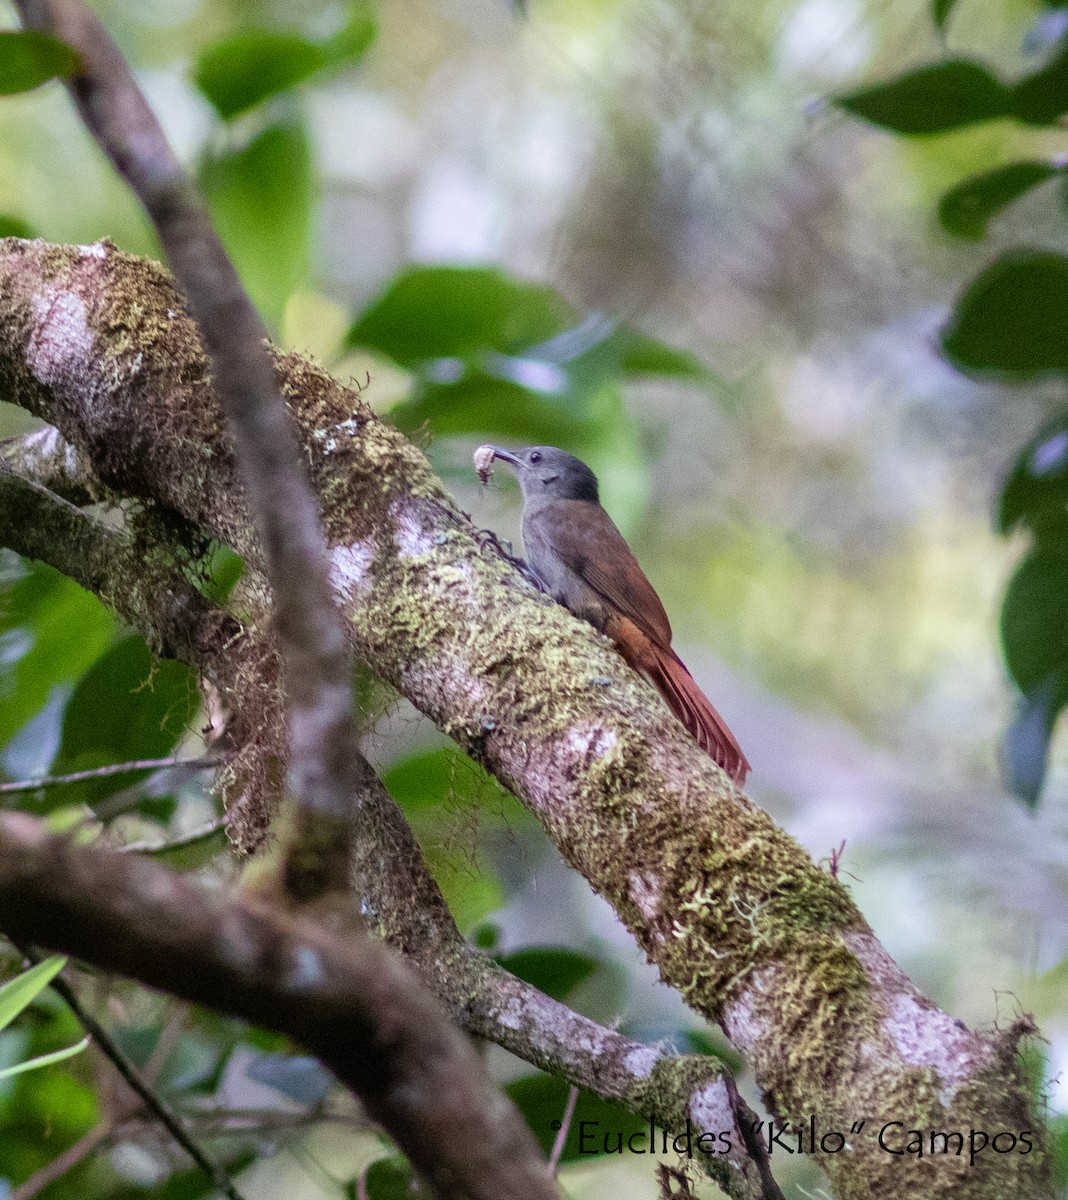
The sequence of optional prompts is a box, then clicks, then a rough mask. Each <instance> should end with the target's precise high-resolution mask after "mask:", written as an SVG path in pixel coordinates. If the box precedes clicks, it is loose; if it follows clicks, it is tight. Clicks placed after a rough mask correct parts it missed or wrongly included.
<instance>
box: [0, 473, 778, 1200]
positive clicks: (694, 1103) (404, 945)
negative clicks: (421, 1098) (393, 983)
mask: <svg viewBox="0 0 1068 1200" xmlns="http://www.w3.org/2000/svg"><path fill="white" fill-rule="evenodd" d="M3 478H4V477H3V475H2V473H0V544H11V543H18V544H21V545H23V546H24V547H25V544H26V543H25V537H26V534H25V527H24V524H23V521H22V520H21V519H20V518H21V515H22V513H23V511H24V510H23V509H21V508H20V507H19V506H18V505H5V504H4V503H2V501H3V499H4V493H3V490H2V482H3ZM8 486H9V487H11V488H12V489H15V490H16V491H17V489H18V488H19V487H20V486H23V481H20V480H19V479H18V477H17V476H9V478H8ZM29 493H30V495H31V497H33V498H34V499H35V500H36V502H37V503H38V504H39V505H40V506H42V508H41V511H37V510H34V512H33V513H32V514H31V515H33V516H34V517H35V519H37V520H38V521H39V522H40V523H41V524H42V525H43V526H44V527H45V528H46V529H50V530H51V531H52V534H51V536H49V537H47V538H44V537H41V538H39V539H38V540H37V541H35V542H34V545H35V547H36V548H37V549H38V550H39V551H40V556H41V557H42V558H43V559H44V560H45V561H47V562H50V563H51V564H52V565H56V564H58V563H63V565H64V566H65V567H66V569H67V572H68V573H69V574H70V576H71V577H72V578H74V579H76V580H77V581H78V582H81V583H82V584H83V585H84V586H91V585H92V584H94V583H95V584H96V585H97V586H98V587H99V588H100V590H101V592H102V593H103V594H104V595H109V596H120V597H123V598H124V600H125V601H126V610H125V615H126V617H127V619H128V620H136V621H138V622H139V624H138V625H137V628H138V630H139V632H141V633H142V635H143V636H145V637H146V638H147V639H148V640H149V641H150V642H152V643H154V644H163V643H164V642H166V641H167V640H168V638H167V637H166V636H164V634H162V633H160V632H159V631H157V630H155V628H154V626H153V625H152V622H153V621H155V620H160V621H163V622H164V623H166V622H167V621H168V620H169V619H170V613H171V610H172V607H176V608H178V609H179V610H182V609H184V608H185V607H187V606H188V607H194V608H196V607H197V606H200V605H203V598H202V597H201V596H200V594H199V593H198V592H196V590H195V589H194V588H193V587H192V585H191V584H190V583H189V582H188V580H186V579H185V577H184V576H181V575H179V574H177V573H175V574H173V575H172V576H171V577H170V578H161V577H160V576H158V575H153V574H151V573H150V574H148V575H147V576H146V575H145V573H144V572H136V573H134V574H131V573H130V572H131V571H133V570H134V568H135V566H136V564H137V563H138V561H139V557H138V556H139V554H140V553H141V551H140V549H139V547H138V545H137V544H136V543H135V542H134V540H133V539H132V538H131V537H130V535H129V534H128V533H126V532H125V531H123V530H118V529H114V528H112V527H108V526H104V525H102V524H100V523H99V522H95V521H93V520H92V519H91V518H90V517H88V516H87V515H86V514H83V513H80V512H75V513H71V512H70V511H69V509H68V508H67V507H66V506H64V505H63V504H62V503H61V502H59V508H60V511H61V513H62V514H63V515H64V516H65V517H67V518H69V519H70V521H71V529H70V530H68V531H64V530H61V529H59V528H57V527H56V524H55V521H54V518H53V517H52V516H51V514H50V513H49V512H48V507H49V506H50V505H53V504H56V503H57V501H56V500H55V498H54V497H48V495H47V494H46V493H42V492H41V490H40V489H37V488H35V487H30V488H29ZM180 532H181V530H180V528H179V527H173V526H172V527H170V528H162V527H160V528H157V530H156V541H155V543H154V544H155V550H156V555H155V557H156V560H157V561H159V562H174V561H178V560H181V559H182V558H183V557H184V556H185V555H186V553H187V549H186V547H185V545H184V544H183V543H182V542H181V541H180V540H179V534H180ZM91 533H102V534H103V535H104V537H105V544H106V548H107V554H106V561H107V562H108V563H110V573H108V572H107V571H105V572H104V574H103V575H101V573H100V567H99V565H98V564H99V563H100V561H101V553H100V552H99V551H97V550H94V549H93V547H92V539H91ZM68 538H69V541H67V540H65V539H68ZM164 585H165V586H164ZM164 598H166V602H165V603H161V601H163V600H164ZM209 615H210V614H209ZM209 625H210V628H211V629H214V628H216V626H217V625H218V622H213V623H209ZM165 627H166V626H165ZM236 628H237V627H236V623H234V629H233V630H231V631H230V632H229V635H228V639H227V641H226V643H225V645H223V646H220V645H218V644H217V643H216V642H215V641H214V640H213V639H211V638H198V639H194V641H195V644H196V646H197V647H198V650H197V651H196V654H197V655H199V657H196V656H193V657H189V658H188V659H187V661H189V662H190V665H193V666H196V667H197V668H198V669H199V670H200V671H201V672H202V673H203V674H206V675H207V676H208V677H209V678H211V680H212V682H213V683H214V684H215V686H216V687H218V688H220V690H222V691H223V692H224V693H225V694H226V695H227V696H228V698H229V702H230V703H231V704H232V705H233V706H234V707H235V709H236V710H237V714H238V720H237V724H238V725H239V726H240V725H242V724H247V722H242V721H241V720H240V714H241V711H242V709H243V708H244V707H245V706H246V704H252V705H255V704H256V699H255V697H256V696H258V695H259V694H260V693H259V692H258V691H257V690H256V689H255V688H254V685H253V682H252V681H253V676H254V673H255V671H256V670H257V669H258V668H261V667H262V666H264V664H267V663H269V659H268V658H267V656H265V655H262V654H260V653H258V652H255V651H254V650H252V649H251V648H250V642H251V641H252V640H253V639H254V636H255V635H254V634H252V633H250V632H249V631H248V630H247V629H246V630H245V631H244V632H243V633H241V635H240V636H237V634H236V632H235V630H236ZM170 640H173V639H170ZM248 664H251V666H249V665H248ZM250 687H251V688H253V692H252V697H253V698H252V699H251V700H247V699H246V695H247V692H248V689H249V688H250ZM259 715H260V716H261V718H262V717H263V713H262V712H260V714H259ZM278 719H279V720H280V717H279V718H278ZM234 740H238V741H240V739H239V738H235V739H234ZM267 740H268V742H270V739H269V738H268V739H267ZM242 749H243V747H242V746H241V745H240V744H238V746H237V749H236V753H237V754H241V753H242ZM367 770H368V772H370V771H371V768H370V767H369V766H368V767H367ZM372 778H373V783H371V784H370V785H369V786H368V788H367V789H366V791H365V793H364V807H363V816H362V820H361V824H360V836H359V837H358V838H357V839H356V845H355V859H354V862H353V883H354V887H355V889H356V892H357V896H358V902H359V907H360V908H361V910H362V911H363V912H364V914H365V915H366V918H367V920H368V923H369V924H370V925H371V927H372V928H373V930H374V931H375V932H377V933H378V934H379V935H380V936H382V937H385V938H386V939H387V940H388V941H390V942H391V943H392V944H393V945H395V946H396V947H397V948H398V949H401V950H403V951H404V952H405V954H406V955H407V957H408V958H409V961H411V962H412V963H413V965H414V966H415V967H416V968H417V969H418V970H419V972H420V974H421V975H422V976H423V978H424V980H425V981H426V982H427V984H428V985H429V986H430V987H431V988H432V989H433V990H434V991H435V992H436V993H437V995H438V997H439V998H440V999H441V1000H442V1002H443V1003H444V1004H445V1005H446V1006H447V1007H448V1008H449V1009H450V1010H451V1011H452V1012H453V1014H454V1015H455V1017H456V1018H457V1020H458V1021H459V1022H460V1023H461V1024H462V1025H463V1026H464V1027H465V1028H467V1029H468V1030H469V1031H470V1032H471V1033H473V1034H476V1035H478V1036H480V1037H483V1038H487V1039H489V1040H490V1041H493V1042H496V1043H497V1044H498V1045H501V1046H503V1047H504V1048H505V1049H508V1050H510V1051H511V1052H512V1053H514V1054H516V1055H518V1056H519V1057H520V1058H522V1059H524V1060H525V1061H527V1062H530V1063H532V1064H533V1065H535V1066H538V1067H541V1068H543V1069H544V1070H547V1071H549V1072H551V1073H552V1074H554V1075H557V1076H559V1077H561V1078H564V1079H567V1080H568V1081H570V1082H571V1083H573V1084H576V1085H578V1086H581V1087H584V1088H588V1089H590V1090H591V1091H593V1092H595V1093H596V1094H597V1095H599V1096H602V1097H604V1098H606V1099H612V1100H616V1101H618V1102H619V1103H621V1104H622V1105H624V1106H625V1107H626V1108H628V1109H630V1110H631V1111H632V1112H636V1113H638V1114H639V1115H641V1116H643V1117H645V1118H646V1119H648V1120H650V1121H655V1122H656V1123H658V1124H660V1125H661V1126H663V1127H665V1128H667V1129H670V1130H679V1129H683V1128H685V1126H686V1121H687V1120H689V1121H690V1122H691V1123H692V1124H693V1126H694V1127H695V1128H699V1129H711V1128H713V1127H714V1128H715V1129H716V1130H717V1131H718V1130H720V1129H722V1130H723V1131H724V1132H726V1133H727V1134H728V1136H729V1138H730V1144H731V1147H732V1150H731V1153H730V1154H728V1155H725V1156H723V1157H722V1158H716V1157H714V1156H704V1158H703V1166H704V1167H705V1168H706V1170H707V1171H708V1173H709V1174H710V1175H711V1176H712V1177H713V1178H714V1179H716V1180H717V1182H718V1183H719V1185H720V1186H721V1187H722V1188H723V1190H724V1192H725V1193H726V1194H727V1195H728V1196H730V1197H734V1198H737V1200H758V1198H759V1200H777V1198H778V1197H779V1196H780V1195H781V1193H780V1192H779V1190H778V1188H777V1186H776V1185H775V1182H774V1179H773V1178H772V1176H771V1172H770V1169H769V1165H768V1164H767V1162H766V1151H765V1152H764V1156H763V1157H761V1155H760V1154H753V1153H752V1151H750V1153H749V1154H746V1153H745V1147H746V1139H745V1129H746V1127H747V1126H748V1127H752V1125H753V1124H754V1123H755V1121H756V1117H755V1115H754V1114H753V1113H752V1112H751V1111H750V1110H749V1109H748V1108H747V1107H746V1106H745V1105H744V1103H743V1102H741V1100H740V1098H737V1097H736V1096H735V1095H734V1094H733V1093H732V1090H731V1085H730V1078H729V1075H728V1074H727V1073H726V1072H725V1071H724V1069H723V1067H722V1065H721V1064H720V1063H719V1062H717V1061H716V1060H715V1059H711V1058H707V1057H704V1056H696V1055H695V1056H690V1057H685V1058H676V1057H674V1056H671V1055H668V1054H665V1053H664V1052H662V1051H660V1050H657V1049H654V1048H652V1047H649V1046H645V1045H642V1044H641V1043H639V1042H635V1041H633V1040H631V1039H629V1038H626V1037H623V1036H622V1035H620V1034H619V1033H617V1032H615V1031H614V1030H610V1029H607V1028H605V1027H604V1026H602V1025H598V1024H597V1023H596V1022H594V1021H591V1020H589V1019H588V1018H586V1017H583V1016H581V1015H579V1014H578V1013H576V1012H574V1011H573V1010H572V1009H569V1008H568V1007H567V1006H566V1005H564V1004H561V1003H559V1002H557V1001H555V1000H552V999H551V998H550V997H548V996H546V995H544V994H543V993H541V992H539V991H538V990H537V989H536V988H534V987H531V986H530V985H529V984H527V983H524V982H523V981H521V980H519V979H517V978H515V976H513V975H511V974H510V973H509V972H507V971H505V970H504V969H503V968H501V967H500V966H498V965H497V964H496V963H495V962H493V961H492V960H491V959H489V958H487V957H486V956H485V955H484V954H482V953H481V952H479V951H478V950H476V949H475V948H474V947H472V946H471V945H470V944H469V943H467V942H466V941H465V940H464V939H463V938H462V937H461V935H460V933H459V930H458V929H457V928H456V925H455V923H454V922H453V919H452V915H451V914H450V912H449V910H448V907H447V906H446V904H445V900H444V897H443V896H442V894H441V891H440V890H439V888H438V886H437V884H436V883H435V882H434V880H433V879H432V877H431V875H430V873H429V870H428V869H427V865H426V861H425V859H424V858H423V855H422V852H421V851H420V849H419V846H418V844H417V843H416V840H415V838H414V836H413V834H412V831H411V828H410V827H409V825H408V824H407V822H406V821H405V819H404V817H403V815H402V814H401V812H400V809H399V808H398V807H397V805H396V803H395V802H394V801H393V799H392V797H391V796H390V795H389V794H388V792H387V791H386V790H385V788H384V787H383V786H382V784H381V783H380V782H379V781H378V779H377V778H376V777H372ZM130 849H131V848H130V847H123V850H124V851H127V852H128V851H129V850H130Z"/></svg>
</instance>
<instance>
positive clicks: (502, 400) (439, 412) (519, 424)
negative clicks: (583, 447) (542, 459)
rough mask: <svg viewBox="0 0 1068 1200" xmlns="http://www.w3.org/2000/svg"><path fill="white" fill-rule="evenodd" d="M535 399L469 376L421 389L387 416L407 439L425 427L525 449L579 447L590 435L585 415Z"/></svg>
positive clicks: (561, 403) (565, 403)
mask: <svg viewBox="0 0 1068 1200" xmlns="http://www.w3.org/2000/svg"><path fill="white" fill-rule="evenodd" d="M570 399H571V398H570V397H569V396H568V395H567V394H566V393H565V395H564V396H562V397H560V398H559V399H556V398H552V399H549V398H546V397H544V396H538V395H534V394H532V393H531V392H529V391H526V390H525V389H524V388H521V387H519V386H517V385H516V384H512V383H505V382H503V381H502V380H500V379H494V378H491V377H488V376H486V375H484V374H482V373H481V372H477V371H472V372H471V373H470V374H469V375H468V376H466V377H465V378H464V379H463V381H462V382H460V383H456V384H451V385H447V386H435V385H432V384H423V385H422V386H420V387H418V388H417V389H416V391H415V394H414V395H413V396H412V398H411V399H410V400H406V401H404V402H403V403H401V404H398V405H395V406H394V407H393V408H391V409H390V410H389V419H390V421H391V422H392V423H393V424H394V425H396V427H397V428H398V429H400V430H402V431H404V432H406V433H411V432H414V431H415V430H416V429H418V428H419V427H420V426H421V425H422V424H423V423H424V422H429V424H430V428H431V429H433V431H434V433H435V435H436V436H438V437H444V436H447V435H449V434H468V433H474V432H476V431H477V432H478V433H479V434H481V435H485V436H488V437H500V438H508V439H511V440H514V441H517V442H521V443H525V444H532V443H533V444H540V445H548V446H560V445H566V446H577V445H578V444H579V443H580V441H581V440H582V439H583V437H584V435H586V434H588V433H590V431H591V430H590V427H589V425H588V424H587V420H588V413H586V412H584V411H583V410H582V407H581V406H580V404H581V398H580V402H579V403H571V402H570Z"/></svg>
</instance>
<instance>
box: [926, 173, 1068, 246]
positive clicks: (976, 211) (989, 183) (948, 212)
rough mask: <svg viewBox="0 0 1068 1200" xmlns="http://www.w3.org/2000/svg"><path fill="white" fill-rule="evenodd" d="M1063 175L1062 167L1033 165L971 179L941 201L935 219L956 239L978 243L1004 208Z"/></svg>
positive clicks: (960, 184)
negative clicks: (960, 238)
mask: <svg viewBox="0 0 1068 1200" xmlns="http://www.w3.org/2000/svg"><path fill="white" fill-rule="evenodd" d="M1063 171H1064V168H1063V167H1061V166H1059V165H1057V164H1054V163H1049V162H1038V161H1032V162H1018V163H1010V164H1009V165H1008V166H1004V167H998V168H996V169H995V170H993V171H986V172H984V173H983V174H982V175H973V176H972V177H971V178H970V179H965V180H964V181H963V183H958V184H957V186H956V187H954V188H951V189H950V190H949V191H948V192H946V194H945V195H944V196H943V197H942V199H941V201H940V202H939V205H938V219H939V220H940V221H941V222H942V224H943V225H944V226H945V228H946V229H948V230H949V232H950V233H954V234H956V235H957V237H962V238H968V239H969V240H971V241H978V240H979V239H980V238H982V237H983V236H984V235H985V234H986V227H987V225H989V224H990V222H991V220H993V218H994V217H996V216H997V215H998V213H999V212H1001V210H1002V209H1003V208H1005V207H1006V206H1007V205H1009V204H1011V203H1012V202H1013V201H1014V200H1018V199H1019V198H1020V197H1021V196H1023V195H1024V194H1025V193H1027V192H1029V191H1030V190H1031V189H1032V188H1033V187H1037V186H1038V185H1039V184H1040V183H1045V181H1046V180H1047V179H1052V178H1053V176H1054V175H1060V174H1062V173H1063Z"/></svg>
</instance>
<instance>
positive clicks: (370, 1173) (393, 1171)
mask: <svg viewBox="0 0 1068 1200" xmlns="http://www.w3.org/2000/svg"><path fill="white" fill-rule="evenodd" d="M417 1186H418V1185H417V1183H416V1179H415V1176H414V1175H413V1173H412V1168H411V1166H410V1165H409V1164H408V1160H407V1159H406V1158H403V1157H401V1155H399V1154H396V1155H394V1156H393V1157H392V1158H380V1159H379V1160H378V1161H377V1162H373V1163H372V1164H371V1165H370V1166H369V1167H368V1168H367V1173H366V1175H365V1176H364V1179H363V1192H362V1195H363V1196H366V1197H367V1200H413V1198H414V1197H417V1196H418V1195H419V1192H418V1191H417V1190H416V1189H417ZM345 1194H346V1196H347V1197H348V1198H349V1200H356V1197H357V1196H360V1195H361V1191H360V1187H359V1182H358V1181H355V1180H354V1181H353V1182H352V1183H350V1184H347V1185H346V1188H345Z"/></svg>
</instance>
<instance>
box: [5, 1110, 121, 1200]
mask: <svg viewBox="0 0 1068 1200" xmlns="http://www.w3.org/2000/svg"><path fill="white" fill-rule="evenodd" d="M114 1132H115V1123H114V1121H101V1122H100V1123H99V1124H98V1125H94V1126H93V1128H92V1129H90V1130H89V1132H88V1133H86V1134H84V1135H83V1136H82V1137H80V1138H79V1139H78V1140H77V1141H76V1142H75V1143H74V1145H73V1146H68V1147H67V1149H66V1150H64V1151H63V1153H62V1154H57V1155H56V1157H55V1158H53V1159H52V1161H51V1162H49V1163H45V1165H44V1166H43V1167H41V1168H40V1170H37V1171H34V1173H33V1174H32V1175H31V1176H30V1177H29V1179H27V1180H26V1182H25V1183H21V1184H19V1186H18V1187H17V1188H15V1189H14V1190H13V1191H12V1192H11V1195H10V1200H33V1197H34V1196H37V1195H39V1194H40V1193H41V1192H43V1191H44V1190H45V1188H46V1187H48V1186H49V1185H50V1184H53V1183H55V1182H56V1180H57V1179H62V1178H63V1176H64V1175H66V1173H67V1172H68V1171H73V1170H74V1168H75V1167H76V1166H77V1165H78V1164H79V1163H80V1162H84V1160H85V1159H87V1158H88V1157H89V1155H90V1154H92V1153H93V1152H94V1151H95V1150H96V1149H97V1148H98V1147H99V1146H100V1145H102V1144H103V1143H104V1142H106V1141H107V1139H108V1138H109V1137H111V1135H112V1134H113V1133H114Z"/></svg>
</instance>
